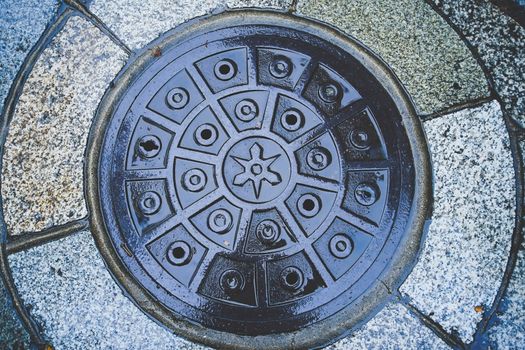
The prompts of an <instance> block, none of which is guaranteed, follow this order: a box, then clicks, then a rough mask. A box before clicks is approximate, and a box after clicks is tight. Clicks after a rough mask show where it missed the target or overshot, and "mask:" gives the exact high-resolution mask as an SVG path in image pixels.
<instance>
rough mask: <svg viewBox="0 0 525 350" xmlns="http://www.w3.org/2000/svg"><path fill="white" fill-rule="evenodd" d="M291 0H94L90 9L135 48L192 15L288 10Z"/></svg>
mask: <svg viewBox="0 0 525 350" xmlns="http://www.w3.org/2000/svg"><path fill="white" fill-rule="evenodd" d="M291 2H292V1H291V0H204V1H184V0H169V1H166V0H153V1H142V0H115V1H106V0H93V1H90V10H91V11H92V12H93V13H94V14H95V15H97V16H98V17H100V18H101V19H102V20H103V21H104V23H106V24H107V25H108V26H109V28H111V29H112V30H113V31H114V32H115V33H116V34H117V35H118V36H119V37H120V38H121V39H122V40H124V42H125V43H126V44H127V45H129V46H130V47H131V49H133V50H135V49H138V48H141V47H143V46H144V45H146V44H147V43H149V42H150V41H152V40H153V39H156V38H157V37H158V36H159V35H160V34H162V33H164V32H166V31H168V30H170V29H172V28H174V27H176V26H177V25H179V24H181V23H183V22H186V21H188V20H190V19H192V18H195V17H199V16H204V15H206V14H208V13H210V12H218V11H224V10H225V9H227V8H242V7H258V8H273V9H278V10H286V9H287V8H288V7H289V5H290V4H291Z"/></svg>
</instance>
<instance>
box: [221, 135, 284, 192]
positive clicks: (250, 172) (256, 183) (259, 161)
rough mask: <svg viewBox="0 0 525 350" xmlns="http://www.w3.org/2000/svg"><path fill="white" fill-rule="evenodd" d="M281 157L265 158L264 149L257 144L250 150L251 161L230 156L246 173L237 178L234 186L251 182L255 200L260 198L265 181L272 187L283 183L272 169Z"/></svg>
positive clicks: (277, 155) (238, 175)
mask: <svg viewBox="0 0 525 350" xmlns="http://www.w3.org/2000/svg"><path fill="white" fill-rule="evenodd" d="M280 156H281V155H280V154H276V155H274V156H271V157H268V158H264V155H263V148H262V147H261V146H260V145H259V144H258V143H257V142H255V143H254V144H253V145H252V147H251V148H250V159H244V158H240V157H235V156H230V157H232V158H233V159H234V160H235V161H236V162H237V163H239V164H240V165H241V166H242V167H243V168H244V171H242V172H241V173H239V174H237V175H236V176H235V178H234V179H233V184H234V185H236V186H244V185H245V184H246V183H247V182H248V181H250V182H251V183H252V186H253V191H254V193H255V198H259V195H260V194H261V186H262V182H263V181H266V182H268V183H269V184H271V185H277V184H279V183H280V182H281V181H282V179H281V175H279V174H278V173H276V172H275V171H273V170H271V169H270V166H271V165H272V164H273V162H275V161H276V160H277V158H279V157H280Z"/></svg>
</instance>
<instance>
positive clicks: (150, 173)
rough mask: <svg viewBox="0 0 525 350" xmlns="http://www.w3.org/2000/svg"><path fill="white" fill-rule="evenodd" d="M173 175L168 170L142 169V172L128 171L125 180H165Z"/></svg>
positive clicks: (125, 173)
mask: <svg viewBox="0 0 525 350" xmlns="http://www.w3.org/2000/svg"><path fill="white" fill-rule="evenodd" d="M170 175H171V173H170V171H168V169H140V170H126V171H125V172H124V178H125V179H126V180H149V179H165V178H167V177H169V176H170Z"/></svg>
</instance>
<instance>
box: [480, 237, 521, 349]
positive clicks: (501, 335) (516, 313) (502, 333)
mask: <svg viewBox="0 0 525 350" xmlns="http://www.w3.org/2000/svg"><path fill="white" fill-rule="evenodd" d="M523 310H525V246H524V245H523V244H522V245H521V247H520V251H519V253H518V261H517V263H516V267H515V268H514V273H513V275H512V278H511V280H510V284H509V287H508V290H507V293H506V295H505V297H504V299H503V302H502V304H501V306H500V308H499V309H498V311H497V314H496V316H497V317H496V319H495V321H494V325H493V327H492V328H491V329H490V330H489V332H488V343H489V344H490V345H491V346H492V347H494V348H495V349H523V348H524V347H525V313H524V311H523Z"/></svg>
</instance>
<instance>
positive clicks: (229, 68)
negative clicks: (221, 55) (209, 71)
mask: <svg viewBox="0 0 525 350" xmlns="http://www.w3.org/2000/svg"><path fill="white" fill-rule="evenodd" d="M213 71H214V73H215V76H216V77H217V79H219V80H230V79H231V78H233V77H234V76H235V74H236V73H237V65H236V64H235V62H233V61H232V60H228V59H226V60H220V61H219V62H217V63H216V64H215V67H214V69H213Z"/></svg>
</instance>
